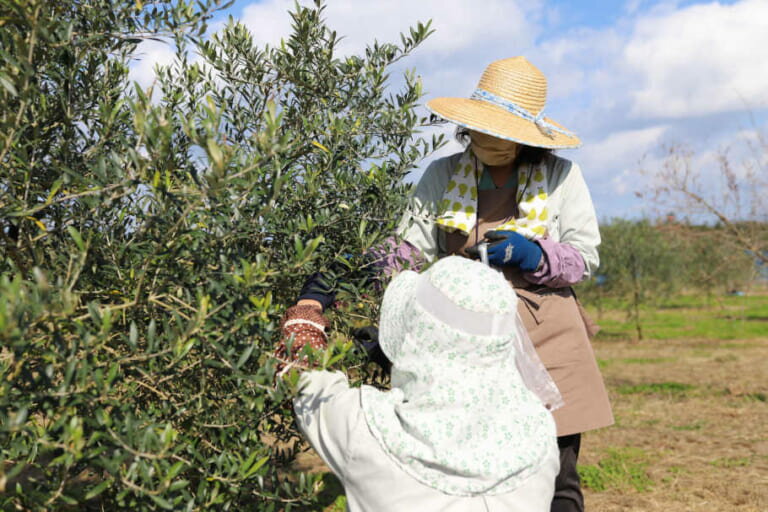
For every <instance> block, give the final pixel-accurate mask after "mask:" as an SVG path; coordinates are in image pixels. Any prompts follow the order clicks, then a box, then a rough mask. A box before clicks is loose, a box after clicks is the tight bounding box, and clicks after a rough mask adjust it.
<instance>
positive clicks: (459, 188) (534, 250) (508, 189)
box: [300, 57, 613, 512]
mask: <svg viewBox="0 0 768 512" xmlns="http://www.w3.org/2000/svg"><path fill="white" fill-rule="evenodd" d="M546 90H547V82H546V78H545V77H544V75H543V74H542V73H541V71H539V70H538V69H537V68H536V67H535V66H533V64H531V63H530V62H529V61H528V60H527V59H525V58H524V57H514V58H510V59H504V60H500V61H496V62H493V63H491V64H490V65H489V66H488V67H487V68H486V69H485V71H484V72H483V75H482V77H481V78H480V82H479V84H478V86H477V89H476V90H475V91H474V92H473V94H472V95H471V97H470V98H437V99H434V100H432V101H430V102H428V103H427V108H429V109H430V110H431V111H432V112H433V113H434V114H436V115H437V116H439V117H441V118H443V119H446V120H448V121H450V122H452V123H454V124H456V125H457V126H458V127H459V128H458V135H459V136H460V137H461V138H462V139H464V140H466V139H468V142H469V143H468V145H467V148H466V150H465V151H463V152H461V153H457V154H455V155H452V156H448V157H445V158H440V159H438V160H436V161H434V162H432V163H431V164H430V165H429V167H428V168H427V169H426V171H425V172H424V175H423V176H422V178H421V180H420V181H419V183H418V185H417V187H416V189H415V191H414V195H413V198H412V200H411V203H410V206H409V208H408V210H407V211H406V212H405V214H404V215H403V219H402V221H401V223H400V227H399V230H398V231H399V235H400V238H401V239H402V242H401V243H400V244H399V245H397V244H394V243H392V244H391V247H389V248H388V249H387V251H385V252H386V254H382V255H381V258H380V259H381V260H382V262H383V263H384V266H385V267H391V268H394V269H395V270H399V268H398V267H401V263H402V260H406V262H407V264H408V265H409V266H410V267H411V268H413V267H415V266H417V265H418V263H419V262H420V261H426V262H433V261H435V260H438V259H440V258H443V257H445V256H450V255H460V256H466V257H470V258H476V257H479V256H481V250H482V249H487V261H488V263H489V264H491V265H493V266H494V267H496V268H498V269H500V270H501V271H502V272H503V274H504V277H505V278H506V279H507V281H508V282H509V283H510V284H511V285H512V286H513V287H514V290H515V292H516V294H517V296H518V297H519V298H520V299H521V300H520V301H519V302H518V304H519V305H518V310H519V313H520V316H521V317H522V320H523V322H524V324H525V327H526V329H527V330H528V333H529V334H530V337H531V339H532V340H533V343H534V345H535V347H536V350H537V352H538V354H539V356H540V357H541V360H542V361H543V363H544V365H545V366H546V368H547V370H549V373H550V375H551V376H552V378H553V379H554V381H555V383H556V384H557V386H558V388H559V390H560V392H561V394H562V397H563V400H564V401H565V405H564V406H563V407H562V408H560V409H558V410H556V411H554V412H553V415H554V418H555V422H556V424H557V435H558V445H559V447H560V473H559V474H558V476H557V479H556V482H555V494H554V499H553V501H552V507H551V510H552V511H553V512H560V511H579V510H583V509H584V500H583V496H582V493H581V488H580V481H579V476H578V474H577V472H576V461H577V458H578V454H579V448H580V443H581V433H583V432H586V431H588V430H593V429H597V428H601V427H605V426H608V425H611V424H612V423H613V415H612V412H611V407H610V403H609V401H608V396H607V393H606V390H605V386H604V384H603V380H602V377H601V375H600V372H599V370H598V367H597V362H596V360H595V357H594V354H593V352H592V347H591V344H590V341H589V337H590V336H591V335H592V334H594V332H593V331H594V325H593V324H591V323H590V322H589V321H588V320H587V319H586V317H585V316H584V314H583V310H582V309H581V307H580V306H579V304H578V302H577V301H576V297H575V295H574V293H573V290H572V289H571V285H573V284H576V283H577V282H579V281H581V280H583V279H585V278H587V277H589V276H590V275H591V274H592V273H593V272H594V271H595V269H597V266H598V263H599V258H598V253H597V246H598V245H599V244H600V233H599V230H598V225H597V219H596V216H595V211H594V208H593V206H592V200H591V198H590V195H589V191H588V189H587V186H586V184H585V182H584V179H583V177H582V174H581V170H580V169H579V166H578V165H577V164H575V163H572V162H570V161H568V160H566V159H563V158H560V157H557V156H555V155H554V154H552V150H554V149H559V148H575V147H578V146H579V145H580V141H579V139H578V137H577V136H576V135H575V134H573V133H572V132H571V131H569V130H567V129H565V128H564V127H563V126H561V125H560V124H558V123H556V122H555V121H553V120H552V119H550V118H548V117H545V115H544V105H545V102H546ZM483 252H485V251H483ZM482 255H483V256H485V255H486V254H482ZM387 270H390V269H387V268H385V271H387ZM331 296H332V294H329V293H327V290H323V287H322V286H316V282H313V280H312V279H310V281H309V282H308V284H307V286H306V287H305V289H304V290H303V293H302V295H301V297H300V299H302V300H300V304H308V305H309V304H314V305H317V306H320V305H322V306H323V307H325V306H327V305H328V304H329V303H330V302H332V299H331V298H330V297H331ZM306 307H309V306H306ZM503 449H504V448H500V450H503ZM510 449H512V448H510Z"/></svg>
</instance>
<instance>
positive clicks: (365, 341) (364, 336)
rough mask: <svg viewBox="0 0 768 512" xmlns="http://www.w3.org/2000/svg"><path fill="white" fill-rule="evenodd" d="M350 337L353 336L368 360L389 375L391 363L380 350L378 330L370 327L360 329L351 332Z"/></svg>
mask: <svg viewBox="0 0 768 512" xmlns="http://www.w3.org/2000/svg"><path fill="white" fill-rule="evenodd" d="M352 336H354V338H355V342H356V343H357V345H358V346H359V347H361V348H362V349H363V351H365V353H366V355H367V356H368V359H370V360H371V361H373V362H374V363H376V364H377V365H379V366H380V367H381V369H382V370H384V371H385V372H387V373H389V371H390V369H391V368H392V363H390V362H389V359H387V356H386V355H385V354H384V351H383V350H381V345H379V329H378V328H376V327H374V326H372V325H368V326H366V327H360V328H359V329H355V330H354V331H353V332H352Z"/></svg>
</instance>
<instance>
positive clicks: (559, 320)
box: [445, 188, 613, 436]
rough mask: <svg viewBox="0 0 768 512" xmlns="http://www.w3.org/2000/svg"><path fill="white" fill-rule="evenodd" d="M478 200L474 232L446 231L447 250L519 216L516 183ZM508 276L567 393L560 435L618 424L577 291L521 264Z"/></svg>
mask: <svg viewBox="0 0 768 512" xmlns="http://www.w3.org/2000/svg"><path fill="white" fill-rule="evenodd" d="M477 203H478V207H477V210H478V212H477V213H478V215H477V216H478V222H477V226H476V227H475V229H473V230H472V233H471V234H470V235H469V236H465V235H462V234H461V233H458V232H454V233H446V234H445V249H446V253H447V255H451V254H459V255H462V256H466V253H465V252H464V250H465V249H466V248H467V247H471V246H472V245H474V244H475V243H477V241H478V239H482V238H483V234H484V233H485V232H486V231H488V230H489V229H493V228H495V227H496V226H498V225H499V224H502V223H503V222H505V221H506V220H508V219H509V218H511V217H513V216H516V215H517V202H516V200H515V189H513V188H502V189H495V190H480V191H478V201H477ZM504 277H506V278H507V280H508V281H509V282H510V284H511V285H512V286H513V287H514V288H515V292H516V293H517V295H518V297H519V298H520V301H519V303H518V311H519V312H520V316H521V318H522V319H523V323H524V324H525V328H526V329H527V330H528V334H529V335H530V337H531V340H532V341H533V345H534V346H535V347H536V351H537V352H538V354H539V357H540V358H541V360H542V362H543V363H544V366H546V368H547V370H548V371H549V373H550V375H551V376H552V378H553V379H554V381H555V383H556V384H557V387H558V388H559V389H560V393H561V394H562V395H563V401H564V402H565V405H564V406H563V407H561V408H560V409H558V410H556V411H555V412H554V417H555V423H556V424H557V435H558V436H565V435H569V434H576V433H579V432H585V431H587V430H592V429H596V428H600V427H607V426H608V425H611V424H613V414H612V412H611V404H610V403H609V401H608V393H607V392H606V390H605V385H604V384H603V379H602V376H601V375H600V370H599V369H598V367H597V361H596V360H595V355H594V353H593V352H592V345H591V343H590V342H589V332H591V331H592V328H593V327H594V325H593V324H591V322H589V321H588V320H587V319H586V317H585V316H584V314H583V310H582V309H581V308H580V306H579V304H578V302H577V300H576V297H575V295H574V294H573V290H572V289H571V288H548V287H546V286H540V285H534V284H532V283H530V282H528V281H526V280H525V279H524V278H523V276H522V273H521V272H520V270H519V269H517V268H504Z"/></svg>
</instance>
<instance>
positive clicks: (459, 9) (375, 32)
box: [240, 0, 543, 56]
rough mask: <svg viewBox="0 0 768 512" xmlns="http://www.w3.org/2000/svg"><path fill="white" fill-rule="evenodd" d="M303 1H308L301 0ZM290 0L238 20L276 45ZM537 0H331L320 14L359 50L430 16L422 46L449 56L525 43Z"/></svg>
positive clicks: (268, 1) (272, 0)
mask: <svg viewBox="0 0 768 512" xmlns="http://www.w3.org/2000/svg"><path fill="white" fill-rule="evenodd" d="M301 3H307V2H301ZM293 5H294V4H293V1H292V0H265V1H263V2H259V3H254V4H250V5H248V6H246V7H245V8H244V9H243V14H242V16H241V18H240V21H242V22H243V24H245V25H246V26H247V27H249V28H250V29H251V30H252V31H253V33H254V36H255V37H256V39H257V41H259V42H261V43H270V44H276V43H278V42H279V40H280V38H281V37H284V36H286V35H287V34H288V33H289V27H290V16H289V15H288V10H292V9H293ZM542 7H543V1H542V0H534V1H529V2H520V1H512V0H485V1H484V2H483V5H482V9H480V8H478V7H477V6H476V5H474V4H471V3H468V2H466V1H463V0H420V1H418V2H413V1H411V0H388V1H386V2H383V1H380V2H366V3H365V4H364V6H363V4H361V2H360V1H359V0H334V1H332V2H329V3H328V5H327V7H326V10H325V16H326V19H327V21H328V24H329V26H331V27H332V28H333V29H335V30H337V31H338V33H339V34H341V35H344V36H345V41H344V43H343V46H342V49H343V50H344V51H347V52H359V51H361V50H362V49H364V48H365V45H366V44H367V43H371V42H372V41H373V40H374V39H377V40H379V41H393V42H399V40H400V38H399V34H400V33H401V32H407V30H408V28H409V27H410V26H412V25H415V24H416V22H418V21H421V22H426V21H428V20H430V19H432V20H433V27H434V28H436V29H437V31H436V32H435V34H433V36H432V37H430V39H429V40H428V42H427V43H426V45H425V47H424V49H425V51H428V52H429V53H430V54H433V56H434V55H441V54H442V55H450V54H451V53H452V52H454V51H456V50H466V49H467V48H473V49H474V50H476V49H477V48H478V47H479V46H485V45H486V44H488V43H491V42H495V43H501V44H503V46H504V47H506V48H509V49H511V48H514V47H515V46H518V47H519V46H525V45H528V44H529V43H530V42H531V41H532V39H533V37H534V36H535V35H536V24H535V23H532V22H531V21H532V20H533V21H535V20H536V19H538V17H539V16H540V15H541V10H542Z"/></svg>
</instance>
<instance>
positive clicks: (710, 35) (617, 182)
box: [132, 0, 768, 219]
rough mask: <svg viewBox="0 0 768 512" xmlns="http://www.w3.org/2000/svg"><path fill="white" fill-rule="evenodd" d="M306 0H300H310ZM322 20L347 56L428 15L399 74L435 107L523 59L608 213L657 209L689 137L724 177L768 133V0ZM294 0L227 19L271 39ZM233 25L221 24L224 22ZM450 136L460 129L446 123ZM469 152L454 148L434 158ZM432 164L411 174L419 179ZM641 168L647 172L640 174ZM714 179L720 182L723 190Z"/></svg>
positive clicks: (145, 69) (150, 61)
mask: <svg viewBox="0 0 768 512" xmlns="http://www.w3.org/2000/svg"><path fill="white" fill-rule="evenodd" d="M302 3H306V2H304V0H302ZM327 4H328V6H327V10H326V19H327V22H328V24H329V25H330V27H331V28H333V29H335V30H336V31H337V32H338V33H339V34H341V35H344V36H345V40H344V43H343V44H342V46H341V48H340V51H341V52H342V53H356V52H360V51H362V50H363V49H364V48H365V46H366V44H367V43H371V42H372V41H373V40H374V39H377V40H379V41H393V42H395V41H399V34H400V32H404V31H407V30H408V28H409V27H410V26H412V25H414V24H415V23H416V22H418V21H422V22H425V21H427V20H430V19H431V20H432V27H433V28H434V29H435V33H434V34H433V35H432V36H431V37H430V38H429V39H428V40H427V41H426V42H425V43H424V44H423V45H422V46H421V47H420V48H418V49H417V50H416V52H415V53H414V54H413V55H412V56H411V57H409V58H408V59H406V60H404V61H403V62H402V65H401V66H400V67H399V68H398V69H396V70H395V71H396V72H402V71H404V70H405V69H412V70H415V72H416V73H417V74H418V75H420V76H421V78H422V81H423V84H424V90H425V91H426V93H427V94H426V97H425V99H424V101H425V102H426V101H427V100H429V99H430V98H433V97H438V96H457V97H466V96H469V95H470V94H471V93H472V91H473V90H474V88H475V86H476V84H477V81H478V80H479V78H480V75H481V73H482V72H483V69H484V68H485V67H486V66H487V65H488V64H489V63H490V62H492V61H494V60H497V59H502V58H506V57H512V56H516V55H524V56H526V57H527V58H528V59H529V60H530V61H531V62H532V63H533V64H534V65H536V66H537V67H538V68H539V69H541V70H542V71H543V72H544V74H545V76H546V77H547V80H548V84H549V87H548V97H547V106H546V112H547V115H548V117H551V118H552V119H555V120H556V121H558V122H559V123H561V124H562V125H564V126H565V127H567V128H568V129H570V130H572V131H574V132H576V133H577V134H578V135H579V136H580V138H581V140H582V142H583V146H582V147H581V148H579V149H575V150H560V151H558V154H560V155H561V156H563V157H565V158H568V159H570V160H573V161H575V162H578V163H579V164H580V166H581V169H582V172H583V173H584V176H585V179H586V181H587V184H588V185H589V187H590V190H591V192H592V198H593V201H594V203H595V208H596V210H597V213H598V217H599V218H601V219H608V218H611V217H640V216H654V215H657V214H658V213H659V212H658V211H657V210H656V209H655V207H654V205H653V204H651V203H649V202H648V201H647V200H645V199H642V198H640V197H638V196H637V194H636V193H637V192H643V191H646V190H647V188H648V187H649V186H651V184H652V182H653V172H654V171H655V170H656V169H659V168H661V166H662V165H663V160H662V159H663V155H664V148H665V147H668V146H670V145H682V146H684V147H686V148H688V149H690V150H691V151H693V153H694V154H695V157H694V165H696V166H698V167H700V168H701V169H708V171H707V172H714V171H713V169H714V168H715V166H716V163H717V156H718V155H719V154H720V152H722V151H726V150H728V151H729V155H730V156H731V157H732V158H733V159H734V160H735V161H736V162H738V161H740V159H743V158H748V157H749V156H750V155H751V153H750V152H749V149H748V144H749V142H750V141H754V140H755V138H756V132H757V131H760V132H762V133H764V134H765V133H766V132H768V0H739V1H718V2H712V1H696V0H691V1H674V0H626V1H623V0H478V1H475V2H469V1H467V0H365V1H361V0H328V1H327ZM293 5H294V0H260V1H255V0H237V1H236V3H235V4H234V5H233V6H232V7H231V8H229V9H228V11H227V12H225V13H222V16H221V19H223V18H224V17H226V16H229V15H231V16H233V17H234V18H235V19H238V20H240V21H241V22H242V23H244V24H245V25H246V26H247V27H249V28H250V29H251V31H252V32H253V34H254V36H255V38H256V40H257V41H258V42H259V43H261V44H267V43H269V44H275V43H278V42H279V41H280V38H281V37H285V36H287V34H288V33H289V30H290V17H289V15H288V10H289V9H291V8H292V7H293ZM222 23H223V22H220V23H218V24H217V23H214V24H213V27H214V30H215V29H216V28H217V27H220V26H222ZM141 51H142V52H143V55H144V58H143V59H142V60H141V61H139V62H137V63H136V64H135V65H134V67H133V71H132V72H133V76H134V78H135V79H137V80H138V81H139V82H140V83H144V84H148V83H149V82H150V81H151V77H152V73H153V72H152V68H153V65H154V64H155V63H168V62H169V61H170V59H172V55H173V53H172V50H171V49H170V48H168V47H167V46H164V45H163V44H162V43H156V42H152V43H145V44H144V46H143V47H142V48H141ZM440 130H442V131H444V132H445V133H446V135H448V136H449V138H452V137H450V136H452V133H453V131H452V128H451V127H450V126H445V127H442V128H440ZM458 150H460V146H459V145H458V143H456V142H453V141H452V142H451V143H450V144H449V145H448V146H446V147H445V148H443V149H442V150H441V151H440V152H439V154H438V155H436V156H440V155H445V154H450V153H453V152H456V151H458ZM428 163H429V159H428V160H426V161H425V162H423V164H422V165H421V166H420V168H419V169H417V170H415V171H414V172H413V173H412V175H411V177H410V179H413V180H417V179H418V177H419V176H420V174H421V172H422V171H423V169H424V168H425V167H426V165H427V164H428ZM641 170H644V172H641ZM716 183H717V182H716V181H714V180H713V181H712V186H713V187H715V186H717V185H716Z"/></svg>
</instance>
